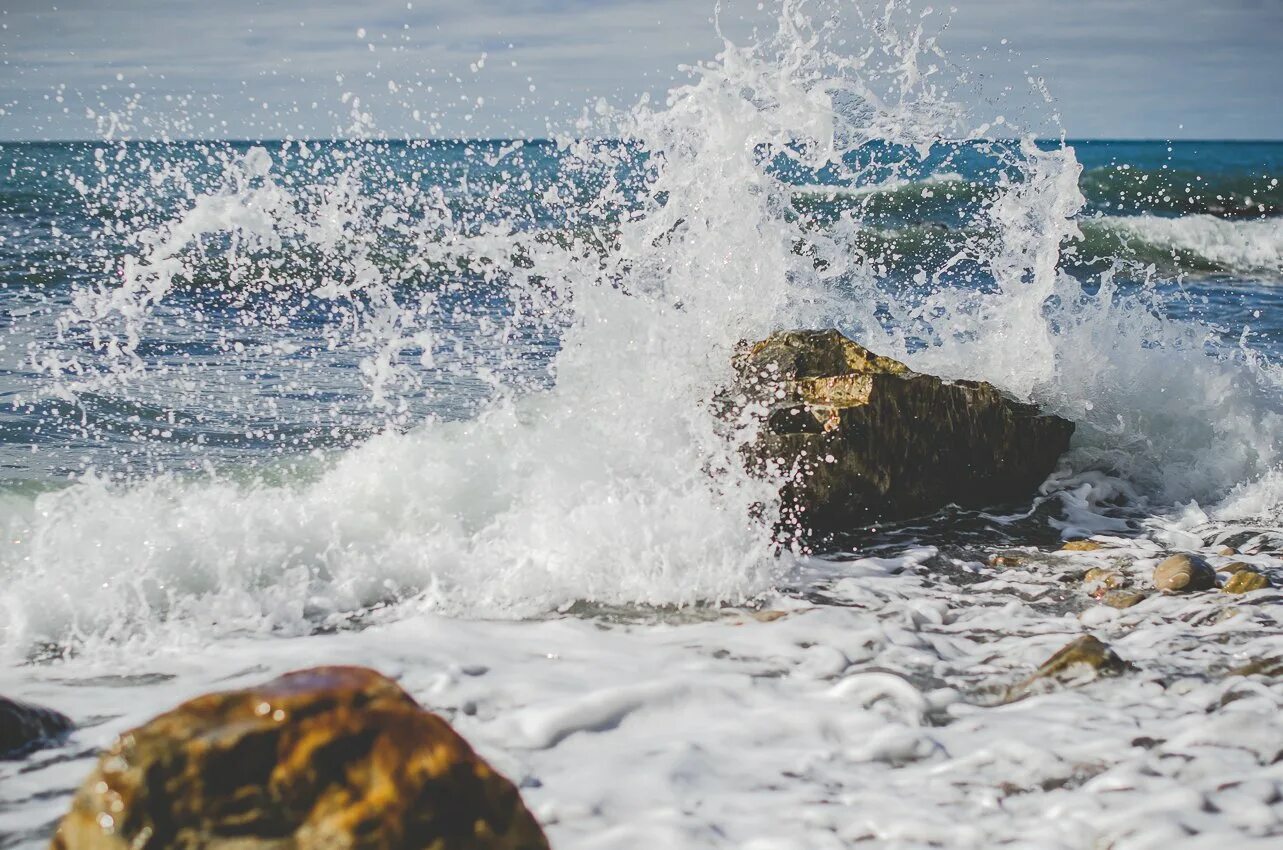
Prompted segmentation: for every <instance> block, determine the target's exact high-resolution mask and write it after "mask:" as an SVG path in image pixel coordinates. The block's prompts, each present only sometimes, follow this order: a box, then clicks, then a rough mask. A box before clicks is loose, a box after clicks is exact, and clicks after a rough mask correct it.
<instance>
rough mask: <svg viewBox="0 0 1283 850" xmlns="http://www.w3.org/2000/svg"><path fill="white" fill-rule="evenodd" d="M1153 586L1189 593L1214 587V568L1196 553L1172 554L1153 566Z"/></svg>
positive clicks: (1174, 591)
mask: <svg viewBox="0 0 1283 850" xmlns="http://www.w3.org/2000/svg"><path fill="white" fill-rule="evenodd" d="M1154 587H1156V588H1158V589H1159V590H1168V591H1171V592H1173V593H1191V592H1194V591H1198V590H1211V589H1212V588H1214V587H1216V570H1214V569H1212V565H1211V564H1209V563H1207V561H1204V560H1203V559H1202V558H1200V557H1198V556H1197V555H1172V556H1171V557H1170V558H1165V559H1164V560H1162V561H1160V562H1159V564H1158V566H1156V567H1154Z"/></svg>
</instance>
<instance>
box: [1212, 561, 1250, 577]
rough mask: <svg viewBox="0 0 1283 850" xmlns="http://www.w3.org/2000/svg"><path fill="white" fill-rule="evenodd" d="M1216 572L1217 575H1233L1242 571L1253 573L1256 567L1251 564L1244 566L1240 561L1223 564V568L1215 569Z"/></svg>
mask: <svg viewBox="0 0 1283 850" xmlns="http://www.w3.org/2000/svg"><path fill="white" fill-rule="evenodd" d="M1216 571H1217V572H1218V573H1226V574H1228V575H1234V574H1235V573H1241V572H1243V571H1247V572H1250V573H1254V572H1256V567H1254V566H1252V565H1251V564H1245V563H1243V562H1242V561H1231V562H1230V563H1228V564H1225V565H1224V566H1220V567H1217V568H1216Z"/></svg>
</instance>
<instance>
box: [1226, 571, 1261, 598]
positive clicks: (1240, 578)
mask: <svg viewBox="0 0 1283 850" xmlns="http://www.w3.org/2000/svg"><path fill="white" fill-rule="evenodd" d="M1272 586H1273V585H1271V584H1270V580H1269V579H1268V578H1267V577H1265V576H1263V575H1261V574H1260V573H1258V572H1256V571H1254V570H1239V571H1238V572H1236V573H1234V575H1232V576H1230V578H1229V581H1227V582H1225V586H1224V587H1222V588H1221V591H1222V592H1223V593H1251V592H1252V591H1254V590H1264V589H1265V588H1267V587H1272Z"/></svg>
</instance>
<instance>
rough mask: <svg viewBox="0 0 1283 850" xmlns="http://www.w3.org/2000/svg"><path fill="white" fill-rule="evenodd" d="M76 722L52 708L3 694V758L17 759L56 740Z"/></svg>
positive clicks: (0, 736)
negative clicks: (10, 697)
mask: <svg viewBox="0 0 1283 850" xmlns="http://www.w3.org/2000/svg"><path fill="white" fill-rule="evenodd" d="M73 725H74V724H73V723H72V722H71V720H70V719H69V718H68V717H66V716H65V715H62V714H59V713H58V712H56V711H54V710H53V709H51V708H44V707H43V706H39V705H32V704H31V703H27V702H19V701H18V700H13V699H5V698H4V697H0V758H17V757H19V756H23V755H26V754H27V753H29V752H31V751H32V750H35V749H39V748H40V747H41V746H45V745H47V744H51V743H54V742H56V741H57V740H58V739H59V738H62V737H64V736H65V735H66V734H67V733H68V732H69V731H71V728H72V726H73Z"/></svg>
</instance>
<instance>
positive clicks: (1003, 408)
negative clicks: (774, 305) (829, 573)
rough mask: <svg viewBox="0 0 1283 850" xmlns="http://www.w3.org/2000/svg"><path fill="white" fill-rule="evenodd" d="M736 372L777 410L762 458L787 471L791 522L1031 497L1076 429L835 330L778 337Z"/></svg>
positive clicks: (741, 388) (838, 524) (836, 526)
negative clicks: (925, 372)
mask: <svg viewBox="0 0 1283 850" xmlns="http://www.w3.org/2000/svg"><path fill="white" fill-rule="evenodd" d="M736 370H737V374H738V378H737V386H736V391H737V392H738V394H739V395H740V396H741V399H742V400H743V401H745V402H761V403H763V404H765V405H766V407H767V415H766V426H765V429H764V433H763V436H762V439H761V440H760V442H759V444H758V445H757V446H756V447H755V448H754V458H755V461H756V463H758V464H760V465H761V466H762V467H764V468H767V469H775V470H782V471H783V472H785V473H786V474H788V480H789V483H788V484H787V485H786V486H785V489H784V492H783V494H782V496H783V503H784V516H783V523H784V525H785V526H786V527H789V526H794V527H797V528H798V529H800V530H806V531H809V532H820V533H827V532H834V531H843V530H849V529H851V528H852V527H854V526H857V525H859V524H860V523H862V522H866V521H869V520H874V519H895V518H905V517H911V516H917V515H920V514H924V513H928V512H931V511H934V510H937V509H939V508H941V507H944V506H945V505H948V504H950V503H955V504H958V505H962V506H964V507H982V506H986V505H994V504H1000V503H1002V502H1006V501H1011V500H1015V499H1024V498H1027V497H1029V496H1030V495H1031V494H1032V493H1033V492H1034V490H1035V489H1036V488H1037V486H1038V485H1039V484H1040V483H1042V481H1043V480H1044V479H1045V478H1046V477H1047V475H1048V474H1050V473H1051V471H1052V470H1053V469H1054V468H1055V465H1056V461H1057V460H1058V459H1059V457H1060V456H1061V455H1062V454H1063V453H1064V452H1065V450H1066V449H1067V448H1068V446H1069V438H1070V436H1071V435H1072V434H1073V430H1074V426H1073V423H1071V422H1069V421H1067V420H1065V419H1061V418H1059V417H1055V416H1046V415H1042V414H1040V413H1039V411H1038V409H1037V408H1036V407H1034V406H1032V405H1028V404H1022V403H1020V402H1016V401H1013V400H1011V399H1009V398H1007V397H1006V396H1004V395H1003V394H1002V393H1001V392H999V391H998V389H997V388H996V387H994V386H993V385H992V384H987V383H981V382H976V381H955V382H952V383H950V382H946V381H943V380H941V379H940V378H936V377H932V376H931V375H921V374H918V373H916V372H913V371H911V370H910V369H909V367H907V366H905V365H904V364H903V363H900V362H899V361H897V360H892V359H891V358H889V357H879V356H877V355H875V354H873V353H872V352H870V351H868V350H867V349H865V348H864V347H862V346H860V345H859V344H857V343H855V342H853V341H852V340H850V339H847V338H846V337H844V336H843V335H842V334H840V333H838V332H837V331H835V330H828V331H786V332H783V333H777V334H773V335H772V336H771V337H770V338H768V339H766V340H764V341H762V342H759V343H756V344H754V345H752V346H749V347H747V348H746V349H745V350H743V351H742V352H741V353H740V354H739V355H738V356H737V359H736Z"/></svg>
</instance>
